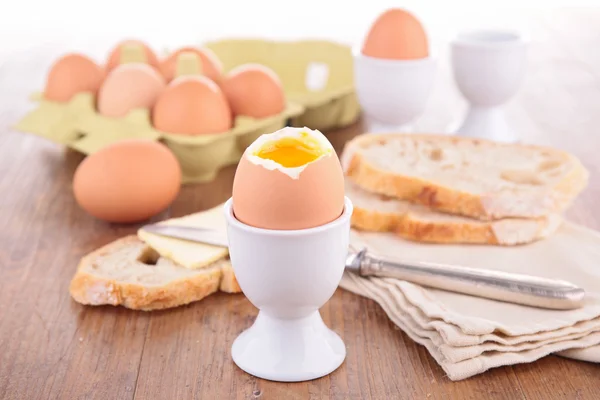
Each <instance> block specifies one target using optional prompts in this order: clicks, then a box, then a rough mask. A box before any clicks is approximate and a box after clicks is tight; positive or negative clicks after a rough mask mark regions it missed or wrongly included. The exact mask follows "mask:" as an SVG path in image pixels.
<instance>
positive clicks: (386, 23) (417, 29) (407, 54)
mask: <svg viewBox="0 0 600 400" xmlns="http://www.w3.org/2000/svg"><path fill="white" fill-rule="evenodd" d="M362 53H363V54H364V55H366V56H369V57H375V58H384V59H390V60H413V59H418V58H426V57H427V56H428V55H429V45H428V41H427V35H426V33H425V29H423V25H421V23H420V22H419V20H418V19H417V18H416V17H415V16H414V15H413V14H411V13H409V12H408V11H406V10H403V9H400V8H393V9H390V10H387V11H385V12H384V13H383V14H381V15H380V16H379V17H378V18H377V19H376V20H375V22H373V25H372V26H371V29H370V30H369V33H368V34H367V37H366V39H365V41H364V43H363V47H362Z"/></svg>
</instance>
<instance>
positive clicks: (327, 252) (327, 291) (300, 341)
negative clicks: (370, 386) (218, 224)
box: [225, 198, 352, 382]
mask: <svg viewBox="0 0 600 400" xmlns="http://www.w3.org/2000/svg"><path fill="white" fill-rule="evenodd" d="M351 215H352V203H351V201H350V200H349V199H348V198H346V199H345V204H344V212H343V213H342V215H341V216H340V217H339V218H337V219H336V220H335V221H333V222H330V223H328V224H325V225H321V226H318V227H315V228H310V229H301V230H269V229H260V228H255V227H252V226H249V225H246V224H244V223H242V222H240V221H238V220H237V219H236V218H235V216H234V214H233V209H232V200H231V199H229V200H228V201H227V202H226V204H225V216H226V219H227V234H228V239H229V254H230V258H231V263H232V266H233V269H234V272H235V276H236V278H237V280H238V283H239V285H240V287H241V289H242V291H243V292H244V294H245V295H246V297H247V298H248V299H249V300H250V302H252V304H253V305H254V306H256V307H257V308H258V309H259V310H260V311H259V313H258V316H257V317H256V320H255V321H254V324H253V325H252V326H251V327H250V328H249V329H247V330H246V331H244V332H242V333H241V334H240V335H239V336H238V337H237V339H236V340H235V341H234V343H233V346H232V348H231V355H232V358H233V361H234V362H235V363H236V364H237V366H238V367H240V368H241V369H242V370H244V371H246V372H247V373H249V374H251V375H254V376H256V377H259V378H263V379H268V380H273V381H280V382H298V381H306V380H311V379H315V378H319V377H322V376H325V375H327V374H329V373H331V372H333V371H334V370H335V369H337V368H338V367H339V366H340V365H341V364H342V362H343V361H344V359H345V358H346V347H345V345H344V342H343V341H342V339H341V338H340V337H339V336H338V335H337V334H336V333H334V332H333V331H332V330H330V329H329V328H327V326H325V323H324V322H323V320H322V319H321V315H320V314H319V308H320V307H322V306H323V305H324V304H325V303H326V302H327V300H329V299H330V298H331V296H332V295H333V293H334V292H335V290H336V288H337V286H338V284H339V282H340V280H341V279H342V275H343V273H344V268H345V259H346V256H347V254H348V244H349V235H350V216H351Z"/></svg>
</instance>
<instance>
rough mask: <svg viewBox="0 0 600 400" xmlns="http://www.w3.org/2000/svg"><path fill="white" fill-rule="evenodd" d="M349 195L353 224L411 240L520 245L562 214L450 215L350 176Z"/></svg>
mask: <svg viewBox="0 0 600 400" xmlns="http://www.w3.org/2000/svg"><path fill="white" fill-rule="evenodd" d="M346 196H348V197H349V198H350V200H352V203H353V205H354V212H353V214H352V227H353V228H356V229H359V230H364V231H372V232H395V233H396V234H398V235H399V236H400V237H402V238H404V239H408V240H413V241H418V242H426V243H457V244H458V243H464V244H494V245H517V244H524V243H529V242H533V241H535V240H538V239H541V238H544V237H546V236H548V235H549V234H551V233H552V232H554V231H555V230H556V229H557V228H558V227H559V226H560V223H561V221H562V218H561V217H560V215H557V214H552V215H550V216H548V217H540V218H536V219H524V218H507V219H501V220H496V221H480V220H477V219H472V218H467V217H462V216H457V215H450V214H445V213H440V212H437V211H434V210H431V209H429V208H427V207H425V206H422V205H418V204H412V203H410V202H408V201H405V200H398V199H394V198H391V197H386V196H383V195H379V194H374V193H369V192H367V191H365V190H364V189H361V188H360V187H358V186H357V185H356V184H354V183H352V182H351V181H350V180H349V179H348V178H346Z"/></svg>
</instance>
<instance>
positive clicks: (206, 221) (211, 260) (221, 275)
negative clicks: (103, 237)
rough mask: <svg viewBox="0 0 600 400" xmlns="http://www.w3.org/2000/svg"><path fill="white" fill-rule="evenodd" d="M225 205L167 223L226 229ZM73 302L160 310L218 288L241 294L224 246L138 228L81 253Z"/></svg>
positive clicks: (73, 280)
mask: <svg viewBox="0 0 600 400" xmlns="http://www.w3.org/2000/svg"><path fill="white" fill-rule="evenodd" d="M222 212H223V211H222V207H216V208H213V209H211V210H208V211H205V212H200V213H196V214H191V215H188V216H186V217H182V218H175V219H170V220H167V221H165V222H164V223H165V224H179V225H185V226H196V227H205V228H210V229H224V228H225V218H224V217H223V216H222ZM69 290H70V293H71V296H72V297H73V299H74V300H75V301H77V302H78V303H81V304H89V305H114V306H118V305H120V306H124V307H127V308H131V309H134V310H144V311H150V310H159V309H164V308H171V307H177V306H181V305H184V304H189V303H191V302H194V301H198V300H201V299H203V298H204V297H206V296H208V295H210V294H212V293H215V292H217V291H222V292H227V293H240V292H241V289H240V287H239V285H238V283H237V280H236V279H235V275H234V273H233V269H232V267H231V264H230V262H229V258H228V251H227V249H225V248H222V247H217V246H209V245H204V244H200V243H193V242H188V241H185V240H179V239H171V238H166V237H162V236H158V235H154V234H151V233H148V232H145V231H142V230H140V231H139V232H138V235H137V236H136V235H130V236H127V237H124V238H122V239H119V240H116V241H114V242H112V243H110V244H108V245H106V246H104V247H102V248H100V249H98V250H96V251H94V252H92V253H90V254H88V255H86V256H85V257H83V258H82V259H81V261H80V263H79V266H78V268H77V272H76V273H75V276H74V277H73V279H72V280H71V285H70V288H69Z"/></svg>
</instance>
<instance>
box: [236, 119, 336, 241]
mask: <svg viewBox="0 0 600 400" xmlns="http://www.w3.org/2000/svg"><path fill="white" fill-rule="evenodd" d="M232 199H233V212H234V214H235V217H236V218H237V219H238V220H239V221H241V222H243V223H244V224H247V225H250V226H254V227H257V228H263V229H276V230H290V229H307V228H314V227H317V226H320V225H324V224H327V223H329V222H332V221H334V220H336V219H337V218H338V217H339V216H340V215H341V214H342V212H343V211H344V174H343V171H342V167H341V165H340V161H339V159H338V157H337V155H336V153H335V151H334V150H333V147H332V146H331V143H329V141H328V140H327V138H325V136H323V134H322V133H321V132H319V131H313V130H310V129H308V128H291V127H286V128H283V129H281V130H279V131H277V132H274V133H272V134H268V135H262V136H260V137H259V138H258V139H257V140H256V141H254V143H252V144H251V145H250V146H249V147H248V148H247V149H246V152H245V153H244V156H243V157H242V159H241V160H240V162H239V164H238V167H237V170H236V172H235V177H234V180H233V194H232Z"/></svg>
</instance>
